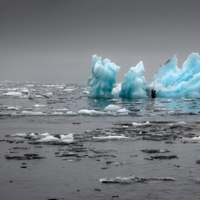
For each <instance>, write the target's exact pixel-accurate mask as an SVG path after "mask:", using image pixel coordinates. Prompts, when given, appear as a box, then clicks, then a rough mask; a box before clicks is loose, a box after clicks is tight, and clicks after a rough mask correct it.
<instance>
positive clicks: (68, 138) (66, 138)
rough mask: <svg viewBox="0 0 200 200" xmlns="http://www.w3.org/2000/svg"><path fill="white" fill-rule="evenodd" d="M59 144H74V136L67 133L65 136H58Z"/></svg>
mask: <svg viewBox="0 0 200 200" xmlns="http://www.w3.org/2000/svg"><path fill="white" fill-rule="evenodd" d="M60 139H61V142H64V143H73V142H74V135H73V133H69V134H67V135H60Z"/></svg>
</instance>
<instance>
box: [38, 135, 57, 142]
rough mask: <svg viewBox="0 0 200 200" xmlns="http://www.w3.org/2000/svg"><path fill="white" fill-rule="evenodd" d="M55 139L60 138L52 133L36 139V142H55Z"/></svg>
mask: <svg viewBox="0 0 200 200" xmlns="http://www.w3.org/2000/svg"><path fill="white" fill-rule="evenodd" d="M57 141H60V139H59V138H57V137H54V136H52V135H50V136H47V137H44V138H42V139H39V140H37V142H57Z"/></svg>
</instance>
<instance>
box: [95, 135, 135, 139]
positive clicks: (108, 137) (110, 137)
mask: <svg viewBox="0 0 200 200" xmlns="http://www.w3.org/2000/svg"><path fill="white" fill-rule="evenodd" d="M92 139H93V140H127V139H128V140H130V139H131V138H130V137H126V136H125V135H123V134H122V135H120V136H117V135H116V136H112V135H109V136H99V137H92Z"/></svg>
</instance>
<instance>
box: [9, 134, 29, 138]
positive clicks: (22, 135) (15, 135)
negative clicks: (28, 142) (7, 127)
mask: <svg viewBox="0 0 200 200" xmlns="http://www.w3.org/2000/svg"><path fill="white" fill-rule="evenodd" d="M26 136H27V134H26V133H14V134H12V135H10V137H26Z"/></svg>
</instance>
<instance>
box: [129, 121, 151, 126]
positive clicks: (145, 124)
mask: <svg viewBox="0 0 200 200" xmlns="http://www.w3.org/2000/svg"><path fill="white" fill-rule="evenodd" d="M132 125H133V126H134V127H137V126H149V125H151V124H150V123H149V121H146V122H145V123H136V122H133V123H132Z"/></svg>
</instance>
